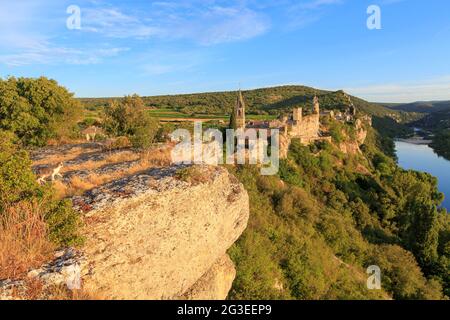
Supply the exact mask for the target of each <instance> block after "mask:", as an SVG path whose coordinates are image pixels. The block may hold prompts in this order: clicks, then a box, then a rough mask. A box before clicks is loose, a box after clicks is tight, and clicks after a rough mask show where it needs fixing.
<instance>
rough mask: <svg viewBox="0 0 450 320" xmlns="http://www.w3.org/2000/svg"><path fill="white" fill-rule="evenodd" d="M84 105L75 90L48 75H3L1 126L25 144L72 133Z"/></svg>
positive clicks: (0, 127) (40, 143) (0, 109)
mask: <svg viewBox="0 0 450 320" xmlns="http://www.w3.org/2000/svg"><path fill="white" fill-rule="evenodd" d="M80 111H81V105H80V104H79V102H78V101H77V100H75V99H74V98H73V94H72V93H70V92H69V91H67V89H66V88H64V87H61V86H59V85H58V83H57V82H56V81H54V80H50V79H47V78H45V77H41V78H37V79H32V78H18V79H16V78H13V77H11V78H8V79H6V80H3V79H0V129H3V130H7V131H11V132H13V133H14V134H15V135H16V136H17V137H18V138H19V139H20V140H21V141H22V143H23V144H25V145H38V146H41V145H44V144H45V143H46V142H47V140H48V139H50V138H61V137H64V136H70V135H72V134H73V132H74V130H75V126H76V122H77V119H78V116H79V115H80Z"/></svg>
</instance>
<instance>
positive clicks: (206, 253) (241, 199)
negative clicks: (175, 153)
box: [74, 166, 249, 299]
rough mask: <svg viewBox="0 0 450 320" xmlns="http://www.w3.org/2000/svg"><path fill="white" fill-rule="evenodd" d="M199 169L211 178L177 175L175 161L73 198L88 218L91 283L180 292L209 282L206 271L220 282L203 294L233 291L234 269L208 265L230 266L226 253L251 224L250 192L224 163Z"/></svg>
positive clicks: (86, 281)
mask: <svg viewBox="0 0 450 320" xmlns="http://www.w3.org/2000/svg"><path fill="white" fill-rule="evenodd" d="M200 168H201V169H200V173H201V174H202V175H205V177H207V182H204V183H200V184H197V185H190V184H189V183H187V182H184V181H181V180H178V179H177V178H176V172H177V169H178V168H177V167H171V168H164V169H154V170H150V171H149V172H147V173H144V174H139V175H136V176H132V177H128V178H125V179H122V180H118V181H115V182H113V183H111V184H107V185H104V186H102V187H101V188H99V189H96V190H93V191H91V192H89V193H88V194H86V195H85V196H82V197H78V198H76V199H74V204H75V205H76V207H77V208H78V209H79V210H80V211H83V212H84V214H85V221H86V231H85V236H86V244H85V246H84V249H83V251H84V254H85V256H86V259H87V261H88V265H89V273H88V274H87V275H86V276H85V277H83V286H84V287H85V288H87V289H88V290H89V291H93V292H97V293H98V294H100V295H101V296H105V297H107V298H110V299H175V298H178V297H181V296H183V294H185V293H186V292H187V291H188V290H189V289H192V288H194V287H195V286H194V285H195V284H196V283H199V286H200V287H202V288H208V285H205V284H204V281H203V282H202V281H200V279H201V278H202V277H203V278H205V277H206V279H212V280H211V281H213V282H214V281H215V282H214V283H211V284H209V285H210V287H209V290H206V291H205V290H203V293H202V294H203V295H204V296H205V295H208V296H209V298H211V299H223V298H224V295H225V296H226V294H225V293H224V291H225V289H224V288H229V287H231V282H232V278H234V271H233V270H231V269H232V268H230V267H229V265H228V267H227V268H225V269H222V270H221V272H222V276H221V277H222V278H221V279H222V280H219V278H220V277H219V276H216V277H214V276H211V275H210V274H208V272H212V273H216V274H220V273H217V272H216V271H217V270H218V267H215V266H214V265H215V264H216V263H219V265H224V264H223V263H220V261H221V260H220V259H222V257H224V255H225V253H226V251H227V249H228V248H229V247H230V246H231V245H232V244H233V243H234V242H235V241H236V240H237V239H238V238H239V236H240V235H241V233H242V232H243V231H244V229H245V228H246V225H247V220H248V215H249V205H248V195H247V193H246V191H245V190H244V188H243V186H242V185H241V184H240V183H239V182H238V181H237V180H236V179H235V178H234V177H233V176H231V175H230V174H229V173H228V172H227V171H226V170H225V169H223V168H220V167H207V166H202V167H200ZM196 174H199V173H198V172H197V173H196ZM225 265H227V264H225ZM224 272H225V273H227V272H229V274H228V275H225V274H224ZM217 283H220V284H217ZM191 292H198V291H195V290H194V291H191ZM194 296H195V295H192V297H194Z"/></svg>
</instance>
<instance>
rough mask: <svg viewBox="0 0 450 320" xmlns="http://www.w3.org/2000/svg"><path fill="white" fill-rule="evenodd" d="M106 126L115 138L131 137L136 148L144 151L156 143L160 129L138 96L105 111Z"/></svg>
mask: <svg viewBox="0 0 450 320" xmlns="http://www.w3.org/2000/svg"><path fill="white" fill-rule="evenodd" d="M104 126H105V129H106V130H107V131H108V132H109V133H111V134H113V135H115V136H126V137H129V138H130V141H131V142H132V144H133V146H134V147H136V148H142V149H146V148H148V147H149V146H150V145H151V144H152V143H154V142H155V139H156V136H157V133H158V129H159V128H158V121H157V120H156V119H155V118H153V117H151V116H150V114H149V113H148V111H147V110H146V109H145V105H144V102H143V101H142V99H141V98H140V97H139V96H137V95H133V96H126V97H125V98H124V99H122V100H118V101H114V102H112V103H111V104H110V106H109V107H108V108H106V110H105V124H104Z"/></svg>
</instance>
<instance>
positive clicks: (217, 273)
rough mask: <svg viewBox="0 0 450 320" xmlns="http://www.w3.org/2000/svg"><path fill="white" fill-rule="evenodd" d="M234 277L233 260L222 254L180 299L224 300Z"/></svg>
mask: <svg viewBox="0 0 450 320" xmlns="http://www.w3.org/2000/svg"><path fill="white" fill-rule="evenodd" d="M235 277H236V269H235V268H234V264H233V261H231V259H230V257H229V256H228V255H224V256H223V257H221V258H220V259H219V260H218V261H217V262H216V263H215V264H214V265H213V266H212V267H211V268H210V269H209V270H208V271H207V272H206V273H205V274H204V275H203V276H202V277H201V278H200V279H199V280H197V282H196V283H195V284H194V285H193V286H192V287H191V288H189V290H188V291H186V292H185V293H184V294H183V295H182V296H181V297H180V299H183V300H217V299H218V300H224V299H225V298H226V297H227V295H228V292H229V291H230V289H231V286H232V284H233V280H234V278H235Z"/></svg>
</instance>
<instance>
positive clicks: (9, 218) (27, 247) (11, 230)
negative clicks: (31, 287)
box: [0, 202, 54, 279]
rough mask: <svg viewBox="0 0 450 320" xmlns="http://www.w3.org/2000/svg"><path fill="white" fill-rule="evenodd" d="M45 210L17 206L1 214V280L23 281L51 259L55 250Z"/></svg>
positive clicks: (24, 204) (28, 204)
mask: <svg viewBox="0 0 450 320" xmlns="http://www.w3.org/2000/svg"><path fill="white" fill-rule="evenodd" d="M42 209H43V208H42V207H41V205H39V204H38V203H37V202H32V203H31V202H18V203H16V204H14V205H13V206H8V207H6V208H5V209H4V211H3V213H2V214H0V279H17V278H20V277H21V276H23V275H24V274H26V273H27V272H28V271H29V270H30V269H32V268H36V267H39V266H40V265H41V264H42V263H43V262H45V261H46V259H47V258H49V257H50V255H51V252H52V250H53V248H54V246H53V245H52V244H51V243H50V241H49V240H48V232H47V230H48V227H47V224H46V222H45V217H44V214H43V210H42Z"/></svg>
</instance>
